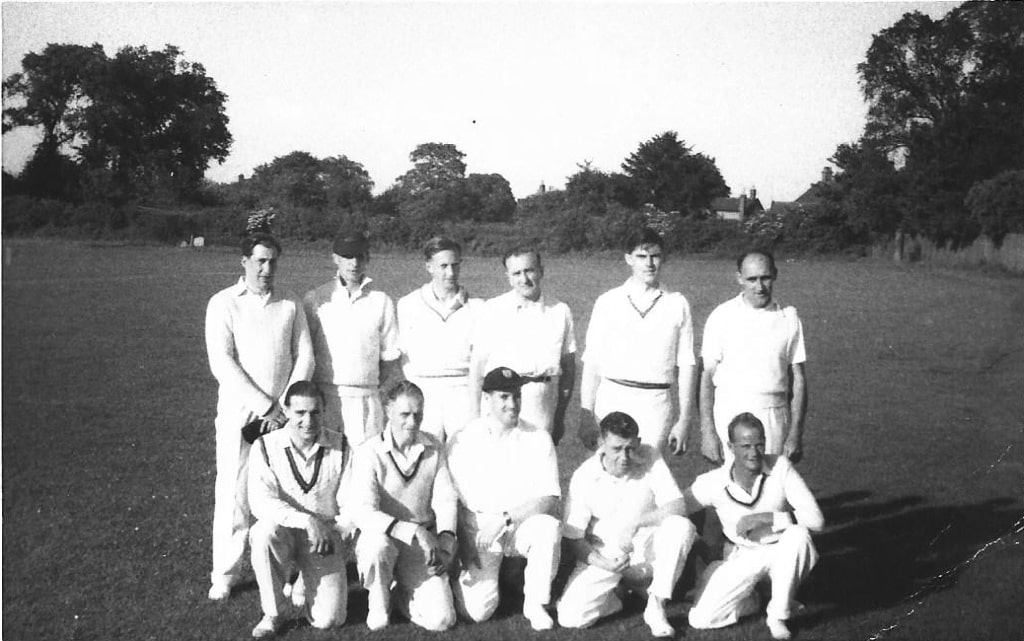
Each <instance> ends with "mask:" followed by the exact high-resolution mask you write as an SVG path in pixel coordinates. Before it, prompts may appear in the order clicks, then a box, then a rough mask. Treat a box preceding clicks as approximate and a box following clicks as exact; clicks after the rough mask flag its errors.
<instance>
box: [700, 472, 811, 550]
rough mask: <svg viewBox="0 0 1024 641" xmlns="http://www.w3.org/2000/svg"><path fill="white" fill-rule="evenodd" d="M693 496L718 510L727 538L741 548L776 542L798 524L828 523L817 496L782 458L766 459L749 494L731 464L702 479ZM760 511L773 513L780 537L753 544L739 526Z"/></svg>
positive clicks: (770, 537)
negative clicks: (740, 522) (742, 519)
mask: <svg viewBox="0 0 1024 641" xmlns="http://www.w3.org/2000/svg"><path fill="white" fill-rule="evenodd" d="M690 493H691V494H692V495H693V498H694V499H696V501H697V503H698V504H700V505H702V506H704V507H713V508H715V512H717V513H718V518H719V520H721V522H722V531H723V532H724V533H725V536H726V537H727V538H728V539H729V540H730V541H732V542H733V543H735V544H736V545H739V546H741V547H755V546H758V545H763V544H767V543H772V542H774V541H775V540H777V539H778V534H777V533H778V532H782V531H783V530H785V529H786V528H787V527H790V526H792V525H793V524H794V522H795V523H796V524H799V525H803V526H804V527H806V528H807V529H809V530H820V529H821V528H822V527H823V526H824V524H825V517H824V516H823V515H822V513H821V509H820V508H819V507H818V502H817V501H815V500H814V495H813V494H811V491H810V490H809V489H807V485H806V484H805V483H804V480H803V478H802V477H801V476H800V474H799V472H797V471H796V468H794V467H793V464H792V463H790V461H789V459H788V458H786V457H785V456H781V455H779V456H771V455H769V456H766V457H765V460H764V467H763V471H762V473H761V475H760V476H758V477H757V480H756V481H755V482H754V485H753V487H752V488H751V491H750V493H749V494H748V493H747V492H746V491H744V489H743V488H741V487H740V486H739V485H737V484H736V483H735V482H734V481H733V480H732V465H731V464H729V465H723V466H722V467H720V468H718V469H717V470H711V471H710V472H705V473H704V474H701V475H700V476H698V477H697V478H696V480H694V482H693V485H692V486H690ZM757 512H772V513H773V515H774V524H773V526H774V527H773V529H774V530H775V532H776V534H774V535H772V536H769V537H767V538H763V539H761V540H760V541H752V540H751V539H748V538H746V537H744V536H741V535H740V533H739V530H738V527H737V524H738V523H739V520H740V518H742V517H743V516H745V515H747V514H754V513H757Z"/></svg>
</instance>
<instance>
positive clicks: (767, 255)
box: [736, 249, 779, 276]
mask: <svg viewBox="0 0 1024 641" xmlns="http://www.w3.org/2000/svg"><path fill="white" fill-rule="evenodd" d="M750 256H764V259H765V260H767V261H768V268H769V269H770V270H771V272H772V276H776V275H777V274H778V273H779V270H777V269H775V255H774V254H772V252H771V251H769V250H767V249H748V250H747V251H745V252H743V253H742V254H740V255H739V258H737V259H736V271H738V272H741V271H743V261H745V260H746V259H747V258H749V257H750Z"/></svg>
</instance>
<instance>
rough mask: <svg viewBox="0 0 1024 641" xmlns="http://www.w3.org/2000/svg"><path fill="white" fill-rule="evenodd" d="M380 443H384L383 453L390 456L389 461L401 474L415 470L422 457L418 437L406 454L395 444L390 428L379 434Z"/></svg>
mask: <svg viewBox="0 0 1024 641" xmlns="http://www.w3.org/2000/svg"><path fill="white" fill-rule="evenodd" d="M380 436H381V441H382V442H383V443H384V451H385V452H387V453H388V454H390V455H391V460H393V461H394V462H395V465H397V466H398V469H399V470H401V472H402V474H409V473H411V472H412V471H413V470H415V469H416V465H417V464H418V463H419V460H420V457H421V456H423V451H424V449H426V448H424V447H423V443H421V442H420V439H419V436H418V435H417V437H416V442H415V443H413V444H412V445H411V446H410V447H409V449H408V451H407V453H403V452H402V450H400V449H399V448H398V445H397V444H396V443H395V437H394V435H393V434H392V433H391V426H390V425H389V426H388V427H387V428H385V429H384V431H383V432H381V435H380Z"/></svg>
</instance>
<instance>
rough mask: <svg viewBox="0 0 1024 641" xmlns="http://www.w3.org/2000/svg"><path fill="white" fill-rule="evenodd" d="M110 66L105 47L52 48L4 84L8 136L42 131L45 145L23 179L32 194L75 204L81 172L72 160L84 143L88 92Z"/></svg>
mask: <svg viewBox="0 0 1024 641" xmlns="http://www.w3.org/2000/svg"><path fill="white" fill-rule="evenodd" d="M105 61H106V55H105V54H104V53H103V47H101V46H100V45H98V44H96V45H92V46H91V47H85V46H81V45H68V44H49V45H47V46H46V48H45V49H44V50H43V51H42V53H29V54H26V55H25V57H24V58H22V62H21V66H22V70H21V71H19V72H16V73H13V74H11V75H10V76H8V77H7V78H6V79H5V80H4V83H3V96H4V105H5V107H4V110H3V131H4V133H7V132H8V131H10V130H12V129H14V128H16V127H38V128H39V130H40V132H41V133H42V139H41V141H40V142H39V144H38V145H37V147H36V149H35V152H34V153H33V155H32V158H30V159H29V161H28V163H26V165H25V168H24V169H23V170H22V173H21V183H22V184H23V185H24V186H25V187H26V189H27V190H28V191H29V193H33V194H36V195H40V196H56V197H61V198H73V197H75V196H76V195H77V185H76V183H77V180H78V174H79V172H78V167H77V165H76V163H75V162H74V161H72V160H71V158H70V155H71V154H72V153H73V152H74V149H73V147H72V146H73V144H74V142H75V141H76V139H78V140H79V141H80V137H81V132H82V123H83V119H84V112H85V110H86V108H88V107H89V105H90V104H91V101H90V100H89V98H88V94H87V91H88V88H89V86H90V82H91V80H92V78H94V77H95V75H96V74H97V72H98V70H99V69H100V68H101V67H102V65H103V64H104V63H105Z"/></svg>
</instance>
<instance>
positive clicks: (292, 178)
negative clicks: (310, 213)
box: [251, 151, 373, 210]
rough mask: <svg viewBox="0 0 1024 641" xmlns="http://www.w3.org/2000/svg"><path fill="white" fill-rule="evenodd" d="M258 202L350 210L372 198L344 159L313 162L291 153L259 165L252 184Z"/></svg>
mask: <svg viewBox="0 0 1024 641" xmlns="http://www.w3.org/2000/svg"><path fill="white" fill-rule="evenodd" d="M251 182H252V183H253V185H254V186H255V189H256V191H257V193H258V194H259V195H260V199H261V201H263V202H265V203H267V204H270V205H275V206H295V207H312V208H323V207H332V208H340V209H347V210H351V209H353V208H354V207H356V206H357V205H360V204H365V203H368V202H369V201H370V199H371V198H372V190H373V181H372V180H370V175H369V173H367V171H366V169H364V168H363V166H362V165H361V164H359V163H357V162H355V161H353V160H349V159H348V158H347V157H345V156H333V157H329V158H322V159H321V158H317V157H316V156H313V155H312V154H310V153H308V152H305V151H293V152H291V153H290V154H286V155H284V156H278V157H277V158H274V160H273V161H271V162H269V163H266V164H263V165H260V166H259V167H257V168H256V169H255V171H253V177H252V181H251Z"/></svg>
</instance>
